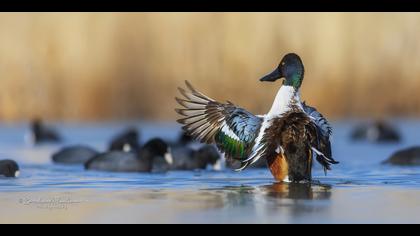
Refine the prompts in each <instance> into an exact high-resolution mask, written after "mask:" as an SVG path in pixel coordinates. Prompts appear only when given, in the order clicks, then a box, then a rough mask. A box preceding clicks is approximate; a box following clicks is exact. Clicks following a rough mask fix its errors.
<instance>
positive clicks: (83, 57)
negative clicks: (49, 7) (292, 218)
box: [0, 13, 420, 122]
mask: <svg viewBox="0 0 420 236" xmlns="http://www.w3.org/2000/svg"><path fill="white" fill-rule="evenodd" d="M419 39H420V14H418V13H408V14H407V13H404V14H402V13H401V14H399V13H302V14H299V13H42V14H41V13H2V14H0V121H2V122H18V121H26V120H28V119H32V118H33V117H42V118H43V119H47V120H51V121H113V120H138V119H146V120H152V119H153V120H162V121H171V120H174V119H175V118H176V117H178V116H177V115H176V114H175V112H174V108H175V107H176V103H175V101H174V96H176V95H177V89H176V88H177V87H178V86H183V81H184V80H189V81H191V82H192V83H193V84H194V85H195V87H197V88H198V89H199V90H201V91H203V92H204V93H205V94H207V95H209V96H210V97H213V98H215V99H217V100H221V101H225V100H230V101H232V102H234V103H235V104H238V105H240V106H242V107H244V108H247V109H248V110H250V111H252V112H254V113H258V114H259V113H264V112H266V111H268V109H269V108H270V106H271V103H272V100H273V99H274V96H275V94H276V92H277V90H278V88H279V86H280V83H278V84H275V85H274V84H262V83H260V82H259V81H258V79H259V78H260V77H261V76H263V75H264V74H266V73H268V72H271V71H272V70H273V69H274V68H275V67H276V66H277V64H278V63H279V61H280V59H281V58H282V56H283V55H284V54H286V53H288V52H296V53H298V54H299V55H300V56H301V57H302V59H303V62H304V64H305V68H306V74H305V75H306V76H305V81H304V83H303V88H302V97H303V99H304V100H306V101H307V102H308V103H309V104H311V105H314V106H316V107H318V108H319V110H320V111H321V112H322V113H324V114H325V115H326V116H327V117H329V118H330V119H332V120H337V119H343V118H353V117H362V118H365V117H369V118H384V117H417V116H419V115H420V99H419V98H418V93H419V91H420V80H419V77H420V60H419V57H418V55H420V41H419Z"/></svg>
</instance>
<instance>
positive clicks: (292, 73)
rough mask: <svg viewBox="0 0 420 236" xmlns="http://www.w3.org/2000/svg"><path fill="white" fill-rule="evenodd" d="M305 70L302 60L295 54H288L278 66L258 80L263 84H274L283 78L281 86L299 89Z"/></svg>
mask: <svg viewBox="0 0 420 236" xmlns="http://www.w3.org/2000/svg"><path fill="white" fill-rule="evenodd" d="M304 72H305V69H304V67H303V63H302V60H301V59H300V57H299V56H298V55H297V54H295V53H289V54H287V55H286V56H284V57H283V59H282V60H281V62H280V64H279V66H278V67H277V68H276V69H275V70H274V71H273V72H271V73H270V74H268V75H266V76H264V77H263V78H261V79H260V81H263V82H274V81H277V80H278V79H281V78H284V81H283V85H287V86H293V87H294V88H295V89H299V88H300V86H301V85H302V81H303V75H304Z"/></svg>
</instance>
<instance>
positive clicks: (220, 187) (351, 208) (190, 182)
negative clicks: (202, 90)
mask: <svg viewBox="0 0 420 236" xmlns="http://www.w3.org/2000/svg"><path fill="white" fill-rule="evenodd" d="M396 123H397V124H398V127H399V128H400V130H401V132H402V134H403V137H404V140H403V142H402V143H400V144H385V145H374V144H367V143H352V142H350V141H349V139H348V134H349V132H350V129H351V127H352V126H353V124H354V123H353V122H337V123H334V124H333V126H334V139H333V153H334V156H335V158H336V159H337V160H339V161H340V162H341V163H340V164H339V165H336V166H334V167H333V171H331V172H329V173H328V175H327V176H324V174H323V171H322V170H321V168H320V166H318V165H316V166H315V171H314V179H316V180H318V181H319V184H312V185H308V184H278V183H274V182H273V179H272V177H271V175H270V173H269V172H268V171H267V170H265V169H249V170H246V171H243V172H240V173H236V172H233V171H230V170H223V171H220V172H217V171H182V172H181V171H179V172H168V173H164V174H162V173H160V174H158V173H154V174H137V173H130V174H124V173H104V172H94V171H92V172H91V171H89V172H87V171H84V170H83V168H82V167H81V166H61V165H53V164H52V163H51V162H50V156H51V154H52V153H53V152H54V151H56V150H58V149H59V148H60V147H62V146H65V145H71V144H80V143H83V144H89V145H91V146H93V147H96V148H98V149H99V150H103V149H105V147H106V144H107V141H108V140H109V139H110V138H111V137H112V136H113V135H114V134H116V133H118V132H119V131H121V130H122V129H124V128H125V127H126V126H125V125H121V124H101V125H99V124H83V125H80V124H79V125H60V126H58V125H57V127H59V131H60V132H61V133H62V134H63V136H64V137H65V139H66V141H65V143H64V144H61V145H48V146H40V147H31V146H28V145H26V144H25V143H24V141H23V135H24V133H25V132H26V127H25V126H24V125H0V159H6V158H10V159H14V160H16V161H18V163H19V165H20V167H21V176H20V177H19V178H17V179H6V178H0V192H1V193H0V208H1V209H2V214H0V222H2V223H8V222H9V223H15V222H30V223H37V222H39V223H41V222H53V223H91V222H98V223H122V222H129V223H149V222H152V223H153V222H164V223H171V222H174V223H177V222H185V223H341V222H348V223H356V222H358V223H364V222H366V223H367V222H369V223H371V222H377V223H389V222H395V223H402V222H411V223H420V168H418V167H392V166H387V165H381V164H380V163H381V161H383V160H384V159H386V158H387V157H389V156H390V155H391V154H392V153H393V152H394V151H395V150H397V149H400V148H404V147H408V146H411V145H416V144H420V122H417V121H402V120H399V121H396ZM137 126H138V127H139V128H140V130H141V131H142V137H143V140H147V139H149V138H151V137H154V136H161V137H166V138H167V139H174V138H175V137H176V136H177V130H178V129H177V128H178V126H176V125H175V124H164V123H160V124H157V123H139V124H137Z"/></svg>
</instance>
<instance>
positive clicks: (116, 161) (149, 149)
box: [85, 138, 173, 172]
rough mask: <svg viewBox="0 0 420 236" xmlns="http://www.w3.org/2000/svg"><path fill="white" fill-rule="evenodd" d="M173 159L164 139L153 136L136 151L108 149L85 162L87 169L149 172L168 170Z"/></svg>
mask: <svg viewBox="0 0 420 236" xmlns="http://www.w3.org/2000/svg"><path fill="white" fill-rule="evenodd" d="M172 163H173V159H172V155H171V152H170V148H169V147H168V145H167V144H166V142H165V141H163V140H161V139H159V138H155V139H151V140H150V141H148V142H147V143H146V144H145V145H144V146H143V147H141V148H140V150H139V151H138V152H124V151H109V152H106V153H102V154H98V155H96V156H95V157H93V158H92V159H91V160H89V161H88V162H86V163H85V169H87V170H100V171H111V172H151V171H161V170H168V169H169V168H170V165H172Z"/></svg>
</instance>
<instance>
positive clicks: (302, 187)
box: [259, 183, 331, 200]
mask: <svg viewBox="0 0 420 236" xmlns="http://www.w3.org/2000/svg"><path fill="white" fill-rule="evenodd" d="M259 188H260V189H261V190H262V191H263V192H264V193H265V195H266V196H267V197H271V198H278V199H295V200H299V199H307V200H313V199H318V200H319V199H329V198H331V191H330V190H331V186H329V185H321V184H318V183H317V184H314V183H273V184H271V185H267V186H262V187H259Z"/></svg>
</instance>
